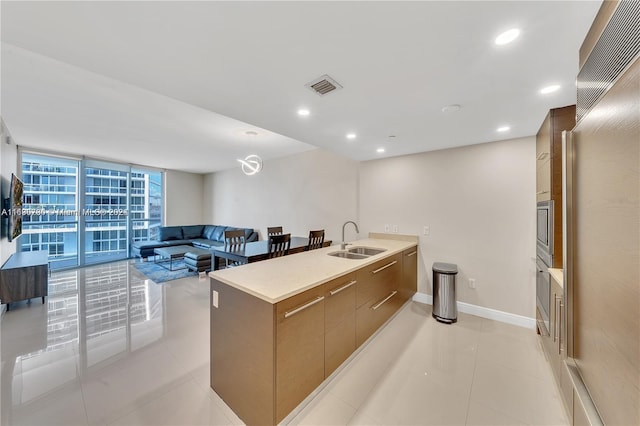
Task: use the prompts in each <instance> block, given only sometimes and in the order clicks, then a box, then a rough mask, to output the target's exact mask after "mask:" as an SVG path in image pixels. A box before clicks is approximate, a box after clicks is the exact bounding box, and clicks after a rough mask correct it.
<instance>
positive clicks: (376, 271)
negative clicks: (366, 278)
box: [371, 260, 398, 274]
mask: <svg viewBox="0 0 640 426" xmlns="http://www.w3.org/2000/svg"><path fill="white" fill-rule="evenodd" d="M396 263H398V261H397V260H394V261H393V262H391V263H389V264H387V265H384V266H383V267H382V268H378V269H376V270H375V271H371V272H372V273H374V274H377V273H378V272H380V271H382V270H383V269H387V268H388V267H389V266H393V265H395V264H396Z"/></svg>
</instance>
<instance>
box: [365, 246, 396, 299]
mask: <svg viewBox="0 0 640 426" xmlns="http://www.w3.org/2000/svg"><path fill="white" fill-rule="evenodd" d="M400 256H401V255H400V254H397V255H395V256H392V257H388V258H386V259H382V260H380V261H378V262H376V263H374V264H372V265H369V266H366V267H364V268H362V269H360V270H359V271H357V273H356V280H357V281H358V283H357V284H356V306H358V307H360V306H362V305H363V304H365V303H367V302H370V301H372V300H378V299H380V298H383V297H385V295H387V294H389V292H390V291H392V290H394V289H397V288H398V283H399V281H400V277H401V266H402V258H401V257H400Z"/></svg>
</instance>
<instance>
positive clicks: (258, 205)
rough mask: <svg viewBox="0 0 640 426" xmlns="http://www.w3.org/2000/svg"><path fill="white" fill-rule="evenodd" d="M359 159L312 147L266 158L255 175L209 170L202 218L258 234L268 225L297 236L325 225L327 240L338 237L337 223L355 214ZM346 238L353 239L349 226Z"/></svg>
mask: <svg viewBox="0 0 640 426" xmlns="http://www.w3.org/2000/svg"><path fill="white" fill-rule="evenodd" d="M358 164H359V163H358V162H355V161H352V160H349V159H347V158H344V157H342V156H339V155H336V154H333V153H331V152H328V151H325V150H321V149H316V150H313V151H308V152H305V153H301V154H296V155H292V156H289V157H283V158H278V159H274V160H269V161H265V162H264V165H263V170H262V171H261V172H260V173H258V174H257V175H254V176H245V175H244V174H243V173H242V172H241V170H240V167H236V168H234V169H230V170H226V171H222V172H217V173H212V174H209V175H207V176H206V177H205V192H204V194H205V196H204V198H205V201H204V211H205V218H204V222H205V223H213V224H220V225H229V226H246V227H251V228H254V229H256V230H259V231H260V235H261V238H262V239H264V236H265V235H266V232H267V227H269V226H279V225H282V226H283V227H284V231H285V232H287V233H288V232H290V233H291V234H292V235H296V236H307V235H308V234H309V231H310V230H312V229H324V230H325V238H326V239H331V240H333V241H334V242H338V241H339V239H340V238H341V236H340V234H341V230H342V224H343V223H344V222H345V221H347V220H356V219H357V200H358V196H357V191H358V183H357V182H358ZM361 235H363V234H361ZM347 238H348V239H355V238H356V234H355V232H353V228H349V233H348V234H347Z"/></svg>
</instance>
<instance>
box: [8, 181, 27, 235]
mask: <svg viewBox="0 0 640 426" xmlns="http://www.w3.org/2000/svg"><path fill="white" fill-rule="evenodd" d="M23 198H24V184H23V183H22V181H21V180H20V179H18V176H16V175H15V174H13V173H11V184H10V186H9V198H7V199H6V200H5V206H6V207H5V208H6V209H7V210H8V219H9V221H8V222H9V230H8V232H7V239H8V240H9V241H12V240H15V239H16V238H18V237H19V236H20V235H21V234H22V200H23Z"/></svg>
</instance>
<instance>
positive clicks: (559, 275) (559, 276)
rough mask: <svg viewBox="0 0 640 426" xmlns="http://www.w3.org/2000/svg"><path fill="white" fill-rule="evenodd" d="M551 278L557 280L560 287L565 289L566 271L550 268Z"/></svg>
mask: <svg viewBox="0 0 640 426" xmlns="http://www.w3.org/2000/svg"><path fill="white" fill-rule="evenodd" d="M549 274H550V275H551V278H553V279H554V280H556V282H557V283H558V284H559V285H560V287H564V269H558V268H549Z"/></svg>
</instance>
